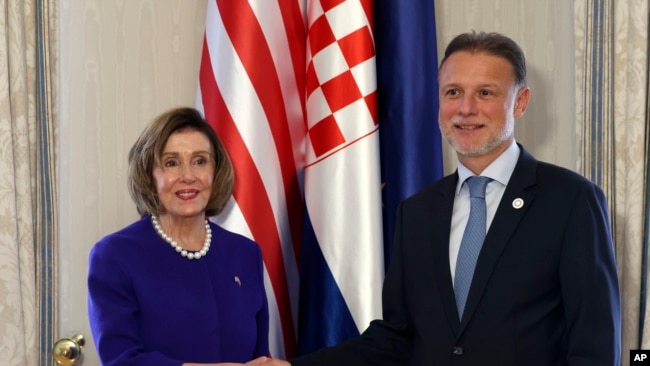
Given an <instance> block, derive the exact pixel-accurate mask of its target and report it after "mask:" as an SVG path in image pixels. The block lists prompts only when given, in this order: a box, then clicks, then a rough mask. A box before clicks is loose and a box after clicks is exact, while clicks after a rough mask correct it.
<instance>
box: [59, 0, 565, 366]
mask: <svg viewBox="0 0 650 366" xmlns="http://www.w3.org/2000/svg"><path fill="white" fill-rule="evenodd" d="M206 4H207V0H84V1H79V0H61V3H60V8H59V11H60V24H61V25H60V27H61V30H60V32H61V33H60V42H61V43H60V53H61V59H60V65H61V70H60V72H61V74H60V86H61V97H60V101H59V102H60V116H61V121H60V127H59V129H58V136H59V139H60V147H59V152H58V166H57V168H58V189H59V197H60V198H59V208H60V220H59V223H60V230H59V239H60V262H59V268H58V269H59V279H60V285H59V293H60V302H59V313H60V324H59V328H60V335H61V336H69V335H71V334H72V333H73V332H81V333H83V334H84V335H85V336H86V337H87V339H88V342H87V344H86V348H85V349H84V354H85V357H86V359H85V361H84V363H83V365H85V366H88V365H98V364H99V363H98V361H97V359H96V355H95V352H94V346H93V345H92V341H91V339H90V331H89V329H88V323H87V318H86V284H85V276H86V271H87V257H88V250H89V248H90V247H91V246H92V244H93V243H94V242H95V241H97V240H98V239H99V238H100V237H101V236H102V235H105V234H107V233H109V232H111V231H114V230H117V229H118V228H120V227H122V226H124V225H125V224H127V223H129V222H131V221H133V220H134V219H135V218H136V217H137V215H136V212H135V208H134V205H133V203H132V202H131V199H130V198H129V196H128V193H127V190H126V183H125V182H126V176H125V173H126V154H127V152H128V149H129V147H130V146H131V144H132V143H133V141H134V140H135V138H136V137H137V135H138V134H139V133H140V131H141V130H142V127H143V126H144V124H146V123H147V122H148V121H149V120H150V119H151V118H152V117H153V116H155V115H156V114H158V113H159V112H161V111H163V110H165V109H167V108H169V107H172V106H175V105H180V104H184V105H194V100H195V94H196V88H197V78H198V65H199V57H200V53H201V42H202V34H203V30H204V13H205V9H206ZM571 4H572V2H570V1H565V0H552V1H534V0H525V1H522V0H494V1H485V0H464V1H457V0H436V1H435V6H436V11H437V29H438V38H439V43H440V44H441V45H444V44H445V43H446V42H447V41H449V40H450V39H451V37H452V36H453V35H455V34H457V33H459V32H463V31H466V30H470V29H477V30H486V31H500V32H503V33H505V34H507V35H509V36H511V37H513V38H514V39H515V40H517V41H518V42H520V44H521V45H522V47H523V48H524V51H525V52H526V53H527V56H528V65H529V83H530V85H531V87H532V89H533V100H532V103H531V105H530V107H529V110H528V112H527V114H526V116H525V117H524V118H523V119H522V120H520V121H519V122H518V126H517V138H518V140H519V141H520V142H522V143H523V144H524V145H525V146H526V147H527V148H528V149H529V150H530V151H531V152H533V153H534V154H535V155H536V156H537V157H538V158H541V159H544V160H548V161H551V162H556V163H558V164H560V165H564V166H567V167H569V168H574V165H575V160H576V159H575V156H576V155H575V147H574V141H575V124H574V114H575V113H574V104H575V103H574V100H573V88H574V86H573V71H572V70H573V67H574V62H573V35H572V34H573V30H572V29H573V28H572V27H573V26H572V19H573V17H572V11H573V9H572V5H571ZM442 49H443V47H442V46H439V47H438V52H439V54H442ZM432 66H433V65H432ZM433 122H434V123H435V121H433ZM454 165H455V159H454V157H453V154H448V153H447V154H446V166H447V168H446V170H447V171H450V170H452V169H453V167H454ZM125 255H128V253H125Z"/></svg>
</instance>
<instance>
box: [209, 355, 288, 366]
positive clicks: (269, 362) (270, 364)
mask: <svg viewBox="0 0 650 366" xmlns="http://www.w3.org/2000/svg"><path fill="white" fill-rule="evenodd" d="M215 366H291V364H290V363H289V362H287V361H284V360H280V359H278V358H270V357H265V356H262V357H258V358H256V359H254V360H252V361H249V362H246V363H230V362H226V363H218V364H215Z"/></svg>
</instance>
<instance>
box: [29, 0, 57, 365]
mask: <svg viewBox="0 0 650 366" xmlns="http://www.w3.org/2000/svg"><path fill="white" fill-rule="evenodd" d="M57 3H58V0H36V9H35V14H34V15H35V18H36V25H35V33H36V45H35V52H36V90H35V92H36V96H35V98H36V121H35V123H36V158H37V160H36V172H35V174H36V179H35V184H36V187H35V190H34V191H35V193H34V194H35V197H36V199H35V200H34V202H33V203H34V208H35V210H34V217H33V221H34V228H35V243H34V244H35V247H36V288H37V292H36V293H37V301H38V307H37V309H38V316H37V319H38V328H39V332H38V334H39V341H38V346H39V347H38V358H39V362H38V365H50V364H52V353H51V350H52V347H53V345H54V343H55V341H56V340H55V337H57V336H58V331H57V317H56V309H57V307H56V303H57V296H56V294H57V291H56V289H57V278H56V273H57V272H56V263H57V262H56V257H57V256H56V254H57V245H56V244H57V240H58V231H57V227H58V224H57V218H58V215H57V200H56V192H57V190H56V172H55V165H56V164H55V159H56V157H55V155H56V154H55V148H56V144H55V141H56V139H57V136H56V134H55V131H56V123H55V122H56V121H57V120H58V119H57V118H58V114H57V112H56V111H57V108H56V103H55V100H56V98H55V95H56V92H57V91H58V86H57V82H56V81H57V80H58V73H57V71H56V70H57V64H58V57H57V53H58V52H57V51H56V50H57V49H58V47H57V37H56V35H57V32H58V27H57V20H58V16H57V6H56V5H57ZM29 16H30V17H31V16H33V15H32V14H29Z"/></svg>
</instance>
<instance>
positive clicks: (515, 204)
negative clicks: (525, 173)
mask: <svg viewBox="0 0 650 366" xmlns="http://www.w3.org/2000/svg"><path fill="white" fill-rule="evenodd" d="M512 207H514V208H515V209H516V210H518V209H520V208H522V207H524V200H523V199H521V198H515V199H514V200H512Z"/></svg>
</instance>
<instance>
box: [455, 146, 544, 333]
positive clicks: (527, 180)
mask: <svg viewBox="0 0 650 366" xmlns="http://www.w3.org/2000/svg"><path fill="white" fill-rule="evenodd" d="M519 148H520V149H521V152H520V155H519V160H518V161H517V166H516V167H515V170H514V171H513V173H512V176H511V177H510V181H509V182H508V185H507V187H506V190H505V192H504V193H503V197H502V198H501V202H500V203H499V206H498V208H497V212H496V214H495V216H494V219H493V220H492V224H491V225H490V228H489V229H488V232H487V235H486V237H485V242H484V243H483V247H482V249H481V253H480V254H479V258H478V261H477V263H476V269H475V270H474V278H473V280H472V286H471V288H470V291H469V294H468V296H467V303H466V305H465V311H464V313H463V319H462V321H461V325H460V332H459V333H458V334H460V333H462V331H463V330H464V328H465V326H466V325H467V322H468V321H469V319H470V318H471V316H472V314H473V313H474V311H475V310H476V307H477V306H478V304H479V302H480V299H481V295H482V294H483V291H484V290H485V287H486V286H487V283H488V282H489V280H490V277H491V275H492V271H493V270H494V266H495V265H496V264H497V262H498V260H499V257H500V256H501V254H502V253H503V250H504V249H505V247H506V246H507V244H508V243H509V242H510V237H511V236H512V234H513V233H514V231H515V229H516V228H517V226H518V225H519V222H520V221H521V219H522V218H523V217H524V215H525V214H526V211H527V210H528V207H529V206H530V203H531V202H532V201H533V199H534V195H533V194H532V192H530V190H528V188H529V187H531V186H533V185H534V184H535V180H536V175H535V171H536V168H537V161H536V160H535V158H533V157H532V156H531V155H530V154H529V153H528V152H526V151H525V150H524V149H523V147H521V145H520V146H519Z"/></svg>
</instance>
